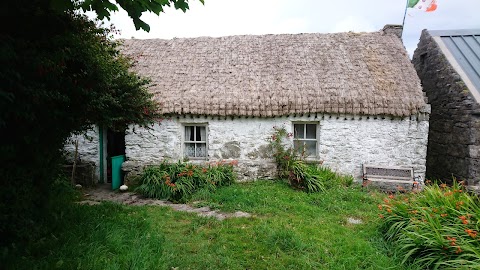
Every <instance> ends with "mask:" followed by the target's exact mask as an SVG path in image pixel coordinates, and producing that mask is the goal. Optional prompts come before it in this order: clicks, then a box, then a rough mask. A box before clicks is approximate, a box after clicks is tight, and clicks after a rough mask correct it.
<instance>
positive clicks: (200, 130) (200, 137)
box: [196, 126, 206, 141]
mask: <svg viewBox="0 0 480 270" xmlns="http://www.w3.org/2000/svg"><path fill="white" fill-rule="evenodd" d="M196 129H197V134H196V136H197V138H196V141H205V139H206V138H205V137H206V136H205V135H206V127H204V126H197V127H196Z"/></svg>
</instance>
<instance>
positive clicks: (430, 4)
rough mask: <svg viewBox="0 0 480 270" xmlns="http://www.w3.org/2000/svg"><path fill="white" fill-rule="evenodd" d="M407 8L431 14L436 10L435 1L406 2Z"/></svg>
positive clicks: (415, 0) (414, 0)
mask: <svg viewBox="0 0 480 270" xmlns="http://www.w3.org/2000/svg"><path fill="white" fill-rule="evenodd" d="M408 7H409V8H413V9H417V10H422V11H426V12H432V11H435V10H436V9H437V1H436V0H408Z"/></svg>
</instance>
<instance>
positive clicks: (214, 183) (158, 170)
mask: <svg viewBox="0 0 480 270" xmlns="http://www.w3.org/2000/svg"><path fill="white" fill-rule="evenodd" d="M234 165H236V162H235V161H232V162H230V163H225V162H223V161H220V162H215V163H211V164H208V165H206V166H200V165H194V164H189V163H183V162H180V161H179V162H177V163H168V162H166V161H164V162H162V163H161V164H159V165H157V166H150V167H147V168H145V170H144V171H143V173H142V175H141V176H140V186H138V187H137V188H136V191H137V192H139V193H141V194H142V195H144V196H146V197H149V198H157V199H168V200H171V201H186V200H188V198H190V197H191V195H192V194H193V193H195V192H197V191H198V190H202V189H206V190H208V191H214V190H215V189H216V188H217V187H219V186H227V185H230V184H232V183H233V182H234V181H235V173H234V172H233V166H234Z"/></svg>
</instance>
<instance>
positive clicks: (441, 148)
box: [412, 30, 480, 186]
mask: <svg viewBox="0 0 480 270" xmlns="http://www.w3.org/2000/svg"><path fill="white" fill-rule="evenodd" d="M412 62H413V64H414V65H415V69H416V70H417V73H418V75H419V77H420V79H421V81H422V84H423V89H424V91H425V92H426V94H427V96H428V103H429V104H431V107H432V113H431V115H430V133H429V142H428V155H427V177H429V178H439V179H444V180H448V181H451V180H452V175H453V176H455V177H456V178H457V179H466V180H468V183H469V185H470V186H476V185H478V184H479V178H480V172H479V168H480V162H479V157H480V156H479V151H480V106H479V104H478V103H477V102H476V101H475V99H474V97H473V96H472V94H471V93H470V92H469V90H468V88H467V86H466V85H465V83H464V82H463V81H462V79H461V77H460V75H459V74H458V73H457V72H456V71H455V69H454V68H453V67H452V65H451V64H450V63H449V61H448V60H447V58H446V56H445V55H444V53H443V52H442V50H441V49H440V47H439V45H438V43H437V42H436V41H435V40H434V38H432V36H431V35H430V34H429V33H428V32H427V31H426V30H424V31H423V32H422V36H421V38H420V42H419V44H418V48H417V49H416V50H415V53H414V56H413V60H412Z"/></svg>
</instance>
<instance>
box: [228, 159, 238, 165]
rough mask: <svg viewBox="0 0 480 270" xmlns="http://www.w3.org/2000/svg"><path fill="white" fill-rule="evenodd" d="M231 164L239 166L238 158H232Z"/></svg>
mask: <svg viewBox="0 0 480 270" xmlns="http://www.w3.org/2000/svg"><path fill="white" fill-rule="evenodd" d="M230 165H232V166H237V165H238V160H232V161H230Z"/></svg>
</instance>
